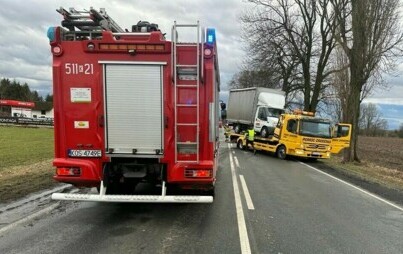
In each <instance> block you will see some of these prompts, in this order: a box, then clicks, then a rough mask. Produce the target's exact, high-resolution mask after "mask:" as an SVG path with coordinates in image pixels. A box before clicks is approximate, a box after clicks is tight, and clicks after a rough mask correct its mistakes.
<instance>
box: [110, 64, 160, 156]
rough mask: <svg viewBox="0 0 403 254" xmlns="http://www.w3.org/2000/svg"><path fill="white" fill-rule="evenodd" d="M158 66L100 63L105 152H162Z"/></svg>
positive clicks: (123, 153) (112, 153)
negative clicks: (102, 70)
mask: <svg viewBox="0 0 403 254" xmlns="http://www.w3.org/2000/svg"><path fill="white" fill-rule="evenodd" d="M162 68H163V67H162V65H141V64H140V65H138V64H105V65H104V82H105V87H104V94H105V97H104V98H105V114H106V115H105V127H106V129H105V134H106V153H107V154H110V155H114V154H115V155H119V154H121V155H133V156H135V155H156V153H157V151H161V152H162V149H163V142H162V140H163V137H162V135H163V133H162V131H163V129H162V113H163V112H162V91H163V90H162V89H163V87H162Z"/></svg>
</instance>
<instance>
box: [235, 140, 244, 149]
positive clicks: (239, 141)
mask: <svg viewBox="0 0 403 254" xmlns="http://www.w3.org/2000/svg"><path fill="white" fill-rule="evenodd" d="M236 146H237V147H238V148H239V149H241V150H245V149H246V147H245V146H244V145H243V142H242V140H238V142H237V143H236Z"/></svg>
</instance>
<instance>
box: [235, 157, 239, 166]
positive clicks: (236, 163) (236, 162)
mask: <svg viewBox="0 0 403 254" xmlns="http://www.w3.org/2000/svg"><path fill="white" fill-rule="evenodd" d="M234 160H235V165H236V166H237V167H238V168H239V161H238V158H237V157H236V156H234Z"/></svg>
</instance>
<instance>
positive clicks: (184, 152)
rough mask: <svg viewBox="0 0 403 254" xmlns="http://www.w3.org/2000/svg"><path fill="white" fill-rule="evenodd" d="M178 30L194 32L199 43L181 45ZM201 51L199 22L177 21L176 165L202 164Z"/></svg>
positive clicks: (174, 52) (174, 37)
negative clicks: (186, 22)
mask: <svg viewBox="0 0 403 254" xmlns="http://www.w3.org/2000/svg"><path fill="white" fill-rule="evenodd" d="M177 28H190V29H194V30H195V32H196V36H197V39H196V40H195V41H193V42H186V43H185V42H180V41H178V33H177ZM192 33H193V31H192ZM200 49H201V46H200V24H199V21H197V24H177V23H176V21H175V22H174V26H173V28H172V66H173V83H174V90H175V92H174V96H175V99H174V108H175V127H174V128H175V162H188V163H199V161H200V137H199V136H200V83H201V82H200V80H201V78H200V75H201V71H200V59H201V58H202V57H201V56H200V54H201V53H200ZM202 64H203V63H202Z"/></svg>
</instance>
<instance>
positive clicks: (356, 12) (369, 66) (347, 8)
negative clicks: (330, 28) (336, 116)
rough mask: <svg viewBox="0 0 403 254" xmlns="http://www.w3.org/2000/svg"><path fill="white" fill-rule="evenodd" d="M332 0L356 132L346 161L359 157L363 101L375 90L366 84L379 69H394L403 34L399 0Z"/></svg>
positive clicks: (347, 117) (347, 114)
mask: <svg viewBox="0 0 403 254" xmlns="http://www.w3.org/2000/svg"><path fill="white" fill-rule="evenodd" d="M330 1H331V3H332V7H333V9H334V12H335V13H336V20H337V26H336V27H335V30H334V34H335V35H336V36H335V37H336V39H337V42H338V44H339V45H340V47H341V48H342V49H343V51H344V53H345V55H346V56H347V58H348V63H349V65H348V66H349V94H348V97H346V98H347V100H346V105H345V110H344V111H343V121H345V122H348V123H351V124H352V125H353V133H352V142H351V148H350V149H348V150H346V151H345V152H344V161H353V160H357V161H359V158H358V156H357V152H356V151H357V149H356V148H357V138H358V131H357V130H358V119H359V114H360V103H361V101H362V98H363V97H364V96H365V93H367V92H368V91H370V90H371V89H370V86H367V87H366V86H365V85H366V84H368V82H369V81H371V77H374V74H376V73H377V72H378V73H379V72H381V71H387V70H390V68H392V67H393V60H394V59H395V57H396V56H398V54H399V53H400V48H399V45H400V44H401V42H402V39H403V34H402V32H401V30H400V22H399V21H400V17H399V14H398V9H399V0H371V1H367V0H330ZM375 80H376V79H375ZM372 82H375V81H374V79H373V80H372Z"/></svg>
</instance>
